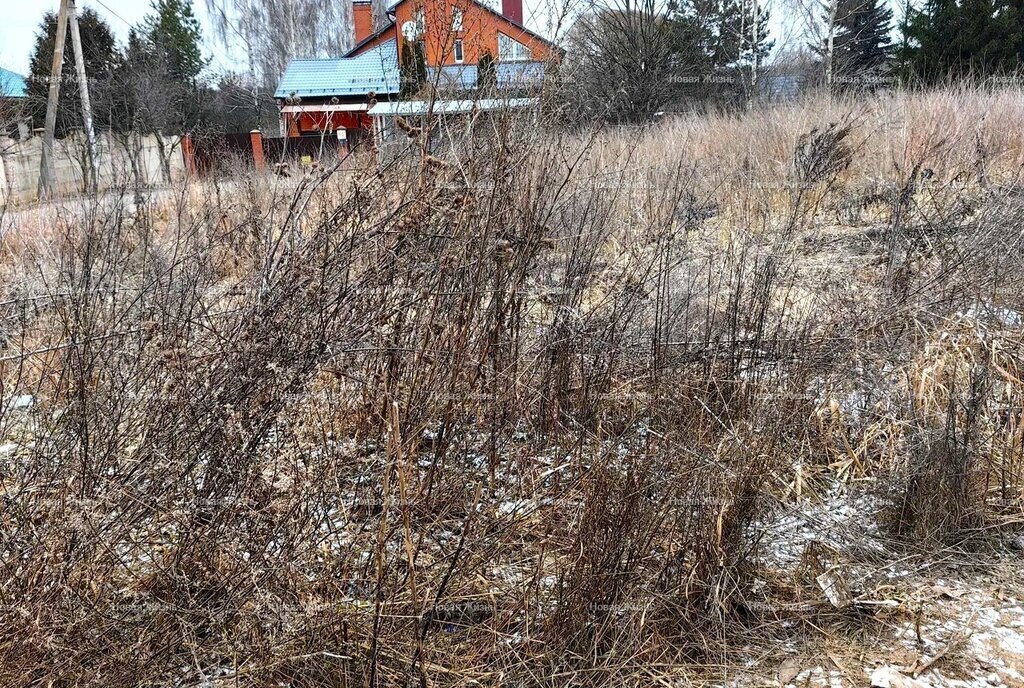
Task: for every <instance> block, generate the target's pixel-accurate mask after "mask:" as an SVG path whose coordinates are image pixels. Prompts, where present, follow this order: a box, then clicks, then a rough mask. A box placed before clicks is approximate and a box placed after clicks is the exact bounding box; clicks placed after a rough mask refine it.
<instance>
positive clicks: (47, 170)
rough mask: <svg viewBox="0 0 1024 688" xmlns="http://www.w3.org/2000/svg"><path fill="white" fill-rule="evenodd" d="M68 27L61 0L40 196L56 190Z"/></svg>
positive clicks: (47, 101) (64, 6)
mask: <svg viewBox="0 0 1024 688" xmlns="http://www.w3.org/2000/svg"><path fill="white" fill-rule="evenodd" d="M67 27H68V0H60V10H59V12H58V13H57V36H56V39H55V40H54V46H53V62H52V63H51V65H50V91H49V93H48V94H47V97H46V125H45V126H46V130H45V133H44V134H43V155H42V158H41V160H40V163H39V198H41V199H42V198H46V197H49V196H50V195H51V194H52V193H53V192H54V184H55V180H54V175H53V137H54V132H55V130H56V129H57V101H58V99H59V98H60V80H61V72H62V71H63V70H64V38H65V36H66V35H67Z"/></svg>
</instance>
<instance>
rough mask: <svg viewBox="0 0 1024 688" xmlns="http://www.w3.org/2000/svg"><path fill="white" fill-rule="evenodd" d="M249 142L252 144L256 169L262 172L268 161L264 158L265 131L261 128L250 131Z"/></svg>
mask: <svg viewBox="0 0 1024 688" xmlns="http://www.w3.org/2000/svg"><path fill="white" fill-rule="evenodd" d="M249 143H250V144H251V145H252V161H253V164H254V165H256V171H257V172H262V171H263V170H265V169H266V168H267V163H266V161H265V160H264V159H263V132H262V131H260V130H259V129H253V130H252V131H250V132H249Z"/></svg>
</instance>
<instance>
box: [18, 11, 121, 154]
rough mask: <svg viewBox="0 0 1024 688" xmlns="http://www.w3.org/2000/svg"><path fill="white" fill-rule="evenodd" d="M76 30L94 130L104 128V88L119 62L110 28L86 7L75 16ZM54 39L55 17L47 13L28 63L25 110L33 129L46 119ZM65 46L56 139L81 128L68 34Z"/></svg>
mask: <svg viewBox="0 0 1024 688" xmlns="http://www.w3.org/2000/svg"><path fill="white" fill-rule="evenodd" d="M78 30H79V33H80V34H81V36H82V53H83V55H84V57H85V70H86V73H87V74H88V76H89V84H90V94H89V95H90V97H91V99H92V102H93V111H94V112H93V115H94V122H95V124H96V126H97V127H105V126H107V124H108V123H109V121H108V119H107V117H106V114H105V113H106V108H105V107H104V93H105V89H104V88H103V87H104V86H105V84H106V82H107V80H108V79H109V77H110V75H111V74H112V73H113V71H114V69H115V68H116V66H117V61H118V54H117V48H116V44H115V41H114V34H113V32H112V31H111V30H110V26H109V25H107V23H106V22H105V21H103V19H102V18H101V17H100V16H99V15H98V14H96V12H95V11H93V10H92V9H89V8H87V9H85V10H83V11H82V12H81V13H80V14H79V15H78ZM56 39H57V15H56V14H54V13H53V12H47V13H46V14H45V15H43V21H42V23H41V24H40V26H39V33H38V34H36V42H35V46H34V47H33V49H32V56H31V58H30V60H29V77H28V84H27V91H28V107H29V112H30V114H31V116H32V121H33V126H36V127H41V126H43V120H44V119H45V118H46V101H47V97H48V95H49V90H50V86H49V84H50V68H51V66H52V62H53V49H54V45H55V43H56ZM65 46H66V48H65V50H64V68H63V71H62V73H61V85H60V100H59V102H58V109H57V127H56V135H57V137H58V138H61V137H64V136H67V135H68V134H69V133H71V132H73V131H79V130H81V129H82V110H81V104H80V97H79V94H78V79H77V77H76V76H75V74H76V72H75V57H74V51H73V50H72V49H71V36H70V34H69V35H68V36H67V37H66V40H65Z"/></svg>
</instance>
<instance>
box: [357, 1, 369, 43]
mask: <svg viewBox="0 0 1024 688" xmlns="http://www.w3.org/2000/svg"><path fill="white" fill-rule="evenodd" d="M352 26H353V27H354V28H355V39H356V45H358V44H360V43H362V42H363V41H364V40H366V39H367V38H369V37H370V36H371V35H373V4H372V3H371V2H370V0H352Z"/></svg>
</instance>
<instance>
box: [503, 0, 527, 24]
mask: <svg viewBox="0 0 1024 688" xmlns="http://www.w3.org/2000/svg"><path fill="white" fill-rule="evenodd" d="M501 15H502V16H503V17H505V19H508V20H509V21H511V22H512V23H513V24H518V25H519V26H522V25H523V0H501Z"/></svg>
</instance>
